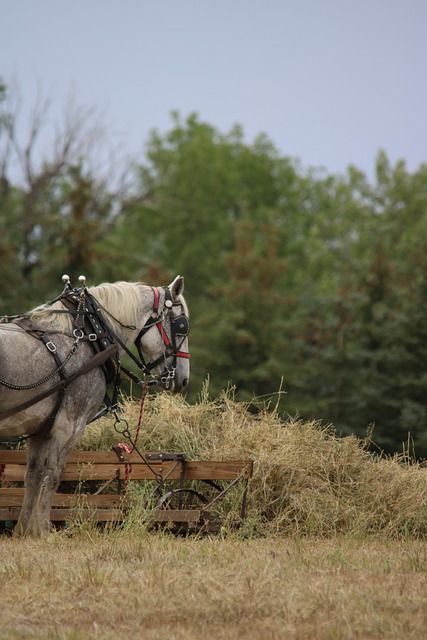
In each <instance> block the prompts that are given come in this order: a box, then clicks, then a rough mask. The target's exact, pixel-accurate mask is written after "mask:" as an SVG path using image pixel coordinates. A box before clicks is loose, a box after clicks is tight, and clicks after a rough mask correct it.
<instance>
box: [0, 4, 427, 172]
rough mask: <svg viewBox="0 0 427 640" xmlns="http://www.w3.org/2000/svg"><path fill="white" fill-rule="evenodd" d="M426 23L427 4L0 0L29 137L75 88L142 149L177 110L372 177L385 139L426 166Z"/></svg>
mask: <svg viewBox="0 0 427 640" xmlns="http://www.w3.org/2000/svg"><path fill="white" fill-rule="evenodd" d="M426 29H427V2H426V0H210V1H209V2H208V1H205V0H0V77H1V78H2V80H3V82H5V83H6V85H8V86H9V87H14V91H15V92H16V88H18V89H19V94H20V99H21V108H20V112H19V121H18V132H19V133H20V135H21V136H23V137H25V135H26V127H28V122H29V117H30V115H29V114H30V113H31V111H32V109H33V108H34V105H35V103H36V101H37V100H38V98H37V96H40V93H41V94H43V96H46V97H49V99H50V101H51V107H50V109H49V111H48V112H47V114H46V117H47V120H48V123H47V124H48V125H49V124H53V122H54V121H55V118H57V117H58V115H59V114H61V112H62V113H63V112H64V109H65V106H66V105H67V103H68V102H69V101H70V100H71V97H72V96H73V97H74V99H75V100H76V101H77V102H78V103H79V104H80V105H83V106H85V107H95V108H96V109H99V110H100V112H102V114H104V115H103V117H104V118H105V122H106V123H107V124H108V128H109V130H110V131H111V132H113V131H114V132H115V133H114V135H118V136H120V137H121V138H122V141H123V144H124V146H125V147H126V149H127V150H128V151H129V153H130V154H132V155H136V156H137V155H138V154H140V155H141V154H143V153H144V148H145V145H146V143H147V140H148V135H149V132H150V130H151V129H153V128H154V129H157V130H158V131H159V132H161V133H164V132H166V131H167V130H169V129H170V128H171V127H172V120H171V115H170V114H171V112H172V111H173V110H176V111H178V112H179V113H180V114H181V116H183V117H184V118H185V117H187V116H188V115H190V114H191V113H193V112H196V113H197V114H198V116H199V118H200V119H201V120H203V121H205V122H208V123H209V124H211V125H213V126H214V127H215V128H217V129H218V130H219V131H220V132H221V133H227V132H228V131H229V130H230V129H231V128H232V126H233V125H234V124H235V123H238V124H240V125H241V126H242V128H243V131H244V133H245V140H246V141H247V142H248V143H249V144H250V143H252V142H253V140H254V138H255V136H256V135H257V134H259V133H261V132H263V133H266V134H267V135H268V136H269V138H270V139H271V140H272V142H273V143H274V144H275V146H276V147H277V149H278V150H279V152H280V154H281V155H284V156H290V157H293V158H295V159H297V160H299V161H300V163H301V166H302V167H303V168H304V169H309V168H314V167H315V168H324V169H325V170H326V171H327V172H329V173H333V174H341V173H344V172H345V171H346V167H347V166H348V165H349V164H353V165H355V166H356V167H357V168H358V169H360V170H362V171H364V172H365V173H366V174H367V175H368V177H369V176H372V175H373V171H374V165H375V157H376V155H377V153H378V151H379V149H384V150H385V151H386V153H387V155H388V156H389V158H390V161H391V162H392V163H395V162H397V161H398V160H400V159H403V160H405V161H406V163H407V167H408V169H409V170H410V171H415V170H416V169H417V168H418V167H419V165H420V164H421V163H424V162H427V127H426V114H427V82H426V65H427V37H426ZM47 135H48V134H47V133H46V136H47ZM141 157H142V156H141Z"/></svg>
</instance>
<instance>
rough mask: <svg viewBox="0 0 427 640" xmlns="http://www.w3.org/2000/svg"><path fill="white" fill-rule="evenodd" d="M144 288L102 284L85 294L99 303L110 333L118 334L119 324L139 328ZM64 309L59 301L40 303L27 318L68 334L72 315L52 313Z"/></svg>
mask: <svg viewBox="0 0 427 640" xmlns="http://www.w3.org/2000/svg"><path fill="white" fill-rule="evenodd" d="M143 287H144V285H143V284H142V283H140V282H115V283H103V284H100V285H98V286H95V287H89V288H88V292H89V293H90V294H91V295H92V296H93V297H94V298H95V300H96V301H97V302H98V303H99V306H100V307H101V313H102V315H103V317H104V318H105V320H106V321H107V322H108V324H109V325H110V326H111V328H112V329H113V331H114V332H115V333H120V332H121V329H122V328H123V327H122V325H134V326H138V324H139V322H140V319H141V314H142V308H141V307H142V295H141V294H142V288H143ZM63 309H64V305H63V304H62V302H60V301H58V302H54V303H53V304H43V305H41V306H39V307H36V308H35V309H33V310H32V311H30V313H29V316H30V318H31V319H33V320H34V322H36V323H37V324H38V325H40V326H41V327H44V328H49V329H55V330H57V331H58V332H65V331H71V330H72V328H73V323H74V316H72V315H71V314H68V313H52V311H55V310H63ZM110 314H111V315H110ZM116 319H117V320H118V322H117V321H116Z"/></svg>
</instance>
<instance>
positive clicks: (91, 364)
mask: <svg viewBox="0 0 427 640" xmlns="http://www.w3.org/2000/svg"><path fill="white" fill-rule="evenodd" d="M115 355H117V346H116V345H114V344H111V345H110V346H108V347H107V348H106V349H105V350H104V351H100V352H99V353H97V354H96V355H95V356H93V358H92V359H91V360H87V361H86V362H84V363H83V364H82V366H81V367H79V368H78V369H77V370H76V371H74V373H72V374H71V375H70V376H68V378H66V379H65V380H60V381H59V382H57V383H56V384H54V385H53V386H52V387H50V388H49V389H46V390H45V391H42V392H41V393H39V394H38V395H37V396H35V397H33V398H30V399H29V400H26V401H25V402H22V403H21V404H19V405H18V406H15V407H11V408H10V409H6V410H5V411H2V412H0V420H4V419H5V418H9V417H10V416H13V415H15V413H19V412H20V411H24V409H28V407H31V406H32V405H33V404H37V403H38V402H41V401H42V400H44V399H45V398H47V397H49V396H51V395H52V394H53V393H55V392H56V391H60V390H61V389H64V388H65V387H66V386H67V385H69V384H70V382H73V381H74V380H76V378H78V377H79V376H82V375H84V374H85V373H89V371H92V369H96V367H99V366H100V365H101V364H103V363H104V362H105V361H106V360H108V359H109V358H112V357H114V356H115Z"/></svg>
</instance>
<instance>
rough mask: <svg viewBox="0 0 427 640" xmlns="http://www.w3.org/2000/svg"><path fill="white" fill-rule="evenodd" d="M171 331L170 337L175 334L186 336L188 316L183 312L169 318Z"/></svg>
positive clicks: (188, 331) (188, 325) (188, 330)
mask: <svg viewBox="0 0 427 640" xmlns="http://www.w3.org/2000/svg"><path fill="white" fill-rule="evenodd" d="M171 333H172V339H173V338H175V336H181V337H183V338H186V337H187V336H188V334H189V333H190V323H189V322H188V318H187V316H186V315H184V314H183V313H182V314H181V315H180V316H176V317H174V318H171Z"/></svg>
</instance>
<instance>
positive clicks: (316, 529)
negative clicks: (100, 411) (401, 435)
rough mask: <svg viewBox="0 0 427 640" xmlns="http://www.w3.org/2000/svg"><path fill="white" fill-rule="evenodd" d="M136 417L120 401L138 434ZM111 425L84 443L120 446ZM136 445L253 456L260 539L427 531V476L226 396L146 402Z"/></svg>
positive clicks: (211, 456) (254, 524)
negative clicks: (192, 401)
mask: <svg viewBox="0 0 427 640" xmlns="http://www.w3.org/2000/svg"><path fill="white" fill-rule="evenodd" d="M138 414H139V405H138V403H137V402H134V401H132V400H125V401H124V402H123V405H122V413H121V416H122V417H123V418H125V419H126V421H127V422H128V423H129V427H130V431H131V433H132V434H134V433H135V426H136V425H137V423H138ZM113 424H114V420H112V419H111V418H104V419H102V420H99V421H98V422H96V423H94V424H93V425H91V426H89V427H88V429H87V432H86V434H85V436H84V438H83V440H82V442H81V443H80V446H81V447H82V448H86V449H110V448H111V446H112V445H113V444H116V443H117V442H120V441H123V438H122V437H121V436H120V435H119V434H118V433H117V432H116V431H115V429H114V426H113ZM119 426H123V425H119ZM138 446H139V448H140V449H141V450H145V451H163V452H183V453H185V454H186V455H187V457H188V458H189V459H205V460H227V459H241V458H252V459H253V460H254V463H255V469H254V477H253V479H252V481H251V484H250V498H249V518H248V523H247V525H246V526H247V527H251V528H252V530H253V531H256V532H258V533H260V534H272V533H278V534H281V535H283V534H286V535H317V536H333V535H340V534H350V535H354V536H365V535H367V534H382V535H385V536H387V537H398V536H404V537H418V538H419V537H424V536H425V535H426V534H427V469H425V468H421V467H420V466H419V465H416V464H409V463H408V462H407V461H405V460H404V459H403V458H398V457H395V458H393V459H390V458H384V457H383V458H378V457H377V456H375V457H374V456H373V455H372V454H371V453H370V452H368V451H367V450H366V447H365V443H364V442H363V441H361V440H359V439H357V438H355V437H346V438H338V437H336V435H335V434H334V432H333V430H332V429H331V428H330V427H324V426H321V425H320V424H319V423H316V422H302V421H299V420H288V421H283V420H282V419H280V417H279V416H278V414H277V412H276V411H275V410H274V409H273V410H269V409H264V410H261V411H259V412H258V413H257V414H254V413H252V412H250V411H249V410H248V406H247V405H246V404H243V403H238V402H236V401H235V400H234V399H233V398H232V397H231V396H230V395H229V394H226V393H224V394H222V395H221V396H220V397H219V398H217V399H215V400H210V399H209V397H208V396H207V394H205V396H204V397H202V398H201V400H200V401H199V402H198V404H195V405H189V404H187V403H186V402H185V400H184V399H183V398H181V397H177V396H172V395H170V394H166V393H160V394H157V395H150V396H148V398H147V400H146V404H145V410H144V416H143V420H142V426H141V432H140V436H139V445H138Z"/></svg>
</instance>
